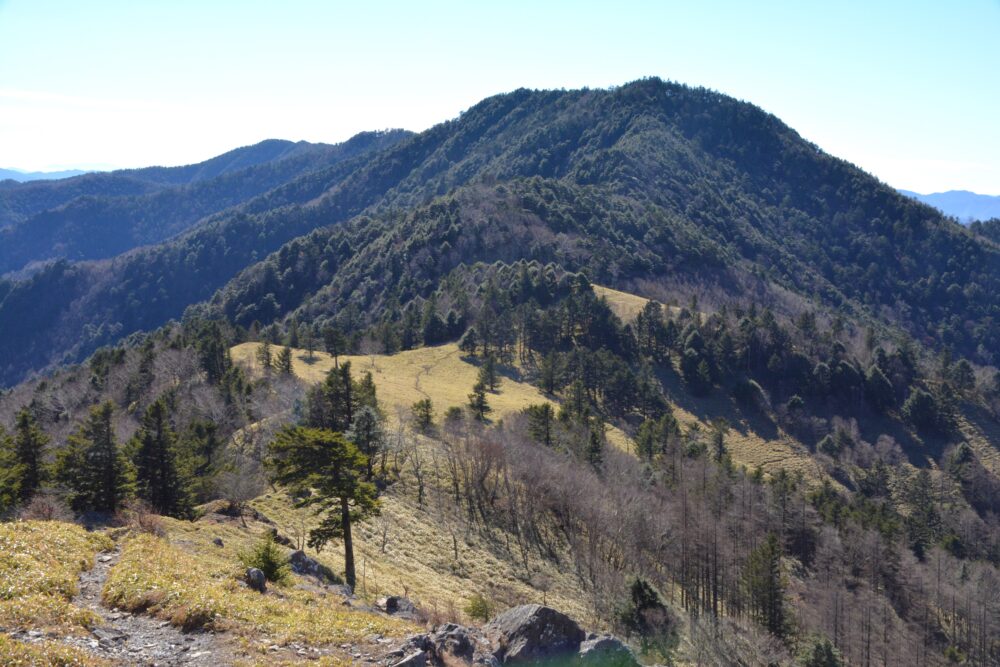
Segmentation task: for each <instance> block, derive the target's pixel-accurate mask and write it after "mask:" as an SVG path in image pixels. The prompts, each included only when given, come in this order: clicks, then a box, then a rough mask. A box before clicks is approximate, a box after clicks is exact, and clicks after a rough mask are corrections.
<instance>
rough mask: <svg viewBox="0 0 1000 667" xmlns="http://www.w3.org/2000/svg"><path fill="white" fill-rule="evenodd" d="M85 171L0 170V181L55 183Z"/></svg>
mask: <svg viewBox="0 0 1000 667" xmlns="http://www.w3.org/2000/svg"><path fill="white" fill-rule="evenodd" d="M86 173H87V172H86V171H82V170H80V169H70V170H68V171H21V170H20V169H0V181H6V180H7V179H10V180H12V181H17V182H19V183H26V182H28V181H56V180H59V179H61V178H72V177H73V176H81V175H83V174H86Z"/></svg>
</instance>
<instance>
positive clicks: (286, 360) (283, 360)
mask: <svg viewBox="0 0 1000 667" xmlns="http://www.w3.org/2000/svg"><path fill="white" fill-rule="evenodd" d="M274 366H275V368H277V369H278V372H279V373H281V374H282V375H291V374H292V348H290V347H288V346H287V345H285V346H284V347H282V348H281V351H280V352H278V359H277V361H276V362H275V364H274Z"/></svg>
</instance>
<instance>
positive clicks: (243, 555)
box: [240, 533, 291, 584]
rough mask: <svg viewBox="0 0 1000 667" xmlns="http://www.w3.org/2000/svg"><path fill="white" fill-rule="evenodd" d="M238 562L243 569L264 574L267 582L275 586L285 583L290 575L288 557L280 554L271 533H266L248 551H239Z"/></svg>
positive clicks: (279, 548)
mask: <svg viewBox="0 0 1000 667" xmlns="http://www.w3.org/2000/svg"><path fill="white" fill-rule="evenodd" d="M240 562H241V563H243V565H244V567H247V568H251V567H255V568H257V569H258V570H260V571H261V572H263V573H264V576H265V577H267V580H268V581H270V582H273V583H275V584H281V583H284V582H286V581H287V580H288V577H289V575H290V574H291V568H290V567H289V565H288V556H286V555H285V554H284V553H282V549H281V547H280V546H278V543H277V542H275V541H274V535H272V534H271V533H266V534H265V535H264V536H263V537H262V538H261V539H260V541H259V542H257V544H255V545H254V546H253V547H251V548H250V549H248V550H246V551H241V552H240Z"/></svg>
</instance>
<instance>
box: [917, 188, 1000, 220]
mask: <svg viewBox="0 0 1000 667" xmlns="http://www.w3.org/2000/svg"><path fill="white" fill-rule="evenodd" d="M900 192H902V193H903V194H904V195H906V196H907V197H913V198H914V199H916V200H917V201H922V202H923V203H925V204H928V205H930V206H933V207H934V208H936V209H938V210H939V211H941V212H943V213H944V214H945V215H950V216H952V217H955V218H958V219H959V220H960V221H961V222H964V223H969V222H972V221H973V220H989V219H990V218H1000V197H994V196H992V195H980V194H976V193H975V192H969V191H968V190H949V191H948V192H935V193H933V194H929V195H922V194H920V193H919V192H911V191H909V190H900Z"/></svg>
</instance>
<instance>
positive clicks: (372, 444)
mask: <svg viewBox="0 0 1000 667" xmlns="http://www.w3.org/2000/svg"><path fill="white" fill-rule="evenodd" d="M382 422H383V419H382V415H380V414H379V413H378V411H377V410H375V409H374V408H372V407H371V406H368V405H365V406H362V407H360V408H358V410H357V412H356V413H355V414H354V422H352V423H351V428H350V430H349V431H348V432H347V433H345V434H344V435H345V437H346V438H347V439H348V440H350V441H351V442H353V443H354V445H355V446H356V447H357V448H358V450H359V451H360V452H361V453H362V454H364V455H365V459H366V460H367V466H366V471H367V478H368V479H372V466H373V463H374V461H375V457H376V456H378V454H379V452H381V451H382V449H383V448H384V447H385V428H384V427H383V424H382Z"/></svg>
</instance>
